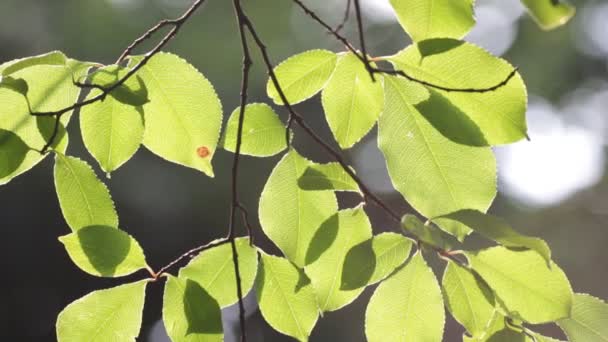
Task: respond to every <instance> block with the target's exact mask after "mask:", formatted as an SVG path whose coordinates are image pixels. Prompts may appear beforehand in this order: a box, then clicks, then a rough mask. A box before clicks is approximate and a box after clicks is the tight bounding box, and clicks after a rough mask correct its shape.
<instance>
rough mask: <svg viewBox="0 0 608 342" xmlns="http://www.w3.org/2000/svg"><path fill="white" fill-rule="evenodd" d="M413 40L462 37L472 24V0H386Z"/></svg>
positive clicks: (473, 22) (473, 21)
mask: <svg viewBox="0 0 608 342" xmlns="http://www.w3.org/2000/svg"><path fill="white" fill-rule="evenodd" d="M390 2H391V5H392V6H393V8H394V9H395V13H396V14H397V19H399V23H400V24H401V26H402V27H403V29H404V30H405V31H406V32H407V33H408V34H409V36H410V37H411V38H412V40H413V41H416V42H417V41H421V40H425V39H429V38H443V37H448V38H462V37H463V36H464V35H465V34H467V33H468V32H469V31H470V30H471V28H473V26H474V25H475V17H474V16H473V0H458V1H454V0H432V1H420V0H390Z"/></svg>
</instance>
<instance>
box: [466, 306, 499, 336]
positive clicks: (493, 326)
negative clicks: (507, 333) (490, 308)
mask: <svg viewBox="0 0 608 342" xmlns="http://www.w3.org/2000/svg"><path fill="white" fill-rule="evenodd" d="M505 327H506V325H505V316H504V315H503V314H502V313H501V312H500V309H498V308H494V312H493V314H492V318H490V320H489V321H488V322H486V324H485V329H484V330H483V332H481V333H480V334H478V335H475V336H473V337H470V336H468V335H466V334H464V335H463V337H462V341H463V342H486V341H487V340H488V338H489V337H490V336H492V335H494V334H495V333H496V332H497V331H500V330H502V329H504V328H505Z"/></svg>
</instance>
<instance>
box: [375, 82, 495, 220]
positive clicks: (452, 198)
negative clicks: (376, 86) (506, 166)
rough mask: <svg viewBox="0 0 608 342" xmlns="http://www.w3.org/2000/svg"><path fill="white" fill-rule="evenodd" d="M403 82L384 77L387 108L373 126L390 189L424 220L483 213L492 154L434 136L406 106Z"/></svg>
mask: <svg viewBox="0 0 608 342" xmlns="http://www.w3.org/2000/svg"><path fill="white" fill-rule="evenodd" d="M405 82H406V81H405V80H403V79H400V78H396V77H385V82H384V87H385V96H386V104H385V109H384V113H383V114H382V116H381V117H380V122H379V125H378V127H379V132H378V146H379V147H380V150H381V151H382V153H383V154H384V158H385V159H386V164H387V167H388V171H389V175H390V177H391V180H392V182H393V185H394V186H395V188H396V189H397V190H398V191H399V192H400V193H401V194H402V195H403V196H404V197H405V199H406V200H407V201H408V202H409V203H410V204H411V205H412V206H413V207H414V208H415V209H416V210H417V211H419V212H420V213H421V214H422V215H424V216H426V217H435V216H439V215H442V214H448V213H450V212H454V211H457V210H460V209H465V208H472V209H477V210H481V211H486V210H487V209H488V207H489V206H490V204H491V203H492V200H493V199H494V196H495V195H496V160H495V159H494V155H493V154H492V151H491V150H490V149H489V148H485V147H471V146H465V145H461V144H457V143H455V142H453V141H450V140H449V139H447V138H446V137H444V136H443V135H441V134H440V133H439V132H437V130H436V129H435V128H433V126H432V125H431V124H429V123H428V121H427V120H425V119H424V117H423V116H422V115H421V114H420V112H419V111H418V110H417V109H416V108H414V107H413V106H412V105H411V104H409V103H408V101H407V99H408V95H407V94H406V93H404V90H405V89H406V88H404V87H403V85H404V83H405ZM446 115H447V113H446Z"/></svg>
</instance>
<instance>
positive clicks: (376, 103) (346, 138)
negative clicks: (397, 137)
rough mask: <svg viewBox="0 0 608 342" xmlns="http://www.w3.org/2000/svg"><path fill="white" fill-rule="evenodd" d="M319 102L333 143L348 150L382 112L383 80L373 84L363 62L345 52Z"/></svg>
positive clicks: (379, 79) (380, 79)
mask: <svg viewBox="0 0 608 342" xmlns="http://www.w3.org/2000/svg"><path fill="white" fill-rule="evenodd" d="M321 100H322V103H323V109H324V110H325V118H326V119H327V123H328V124H329V127H330V128H331V131H332V133H333V135H334V137H335V138H336V141H337V142H338V144H339V145H340V147H341V148H343V149H346V148H350V147H352V146H353V145H354V144H356V143H357V142H358V141H359V140H361V138H363V137H364V136H365V135H366V134H367V132H369V130H370V129H371V128H372V127H373V126H374V125H375V124H376V121H377V120H378V117H379V116H380V113H381V112H382V107H383V103H384V102H383V93H382V78H381V77H379V78H378V79H377V80H376V82H374V81H372V79H371V77H370V75H369V73H368V72H367V70H366V69H365V66H364V65H363V63H361V61H360V60H359V59H358V58H357V57H356V56H355V55H354V54H353V53H347V54H346V55H344V56H342V57H341V58H340V59H339V60H338V65H337V66H336V70H335V71H334V73H333V74H332V76H331V79H330V80H329V82H328V83H327V86H326V87H325V89H323V93H322V98H321Z"/></svg>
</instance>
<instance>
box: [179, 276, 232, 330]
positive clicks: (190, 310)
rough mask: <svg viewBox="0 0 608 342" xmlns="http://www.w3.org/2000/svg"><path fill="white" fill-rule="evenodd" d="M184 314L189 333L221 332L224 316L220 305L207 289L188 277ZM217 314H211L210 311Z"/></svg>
mask: <svg viewBox="0 0 608 342" xmlns="http://www.w3.org/2000/svg"><path fill="white" fill-rule="evenodd" d="M183 300H184V302H183V304H184V316H185V317H186V321H187V323H188V329H187V330H186V336H187V335H189V334H221V333H223V329H222V318H221V315H220V314H219V311H220V307H219V305H218V304H217V302H216V301H215V299H213V297H211V296H210V295H209V294H208V293H207V291H205V289H203V288H202V287H201V286H200V285H199V284H197V283H196V282H194V281H192V280H190V279H186V288H185V290H184V299H183ZM212 312H213V313H216V314H209V313H212Z"/></svg>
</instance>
